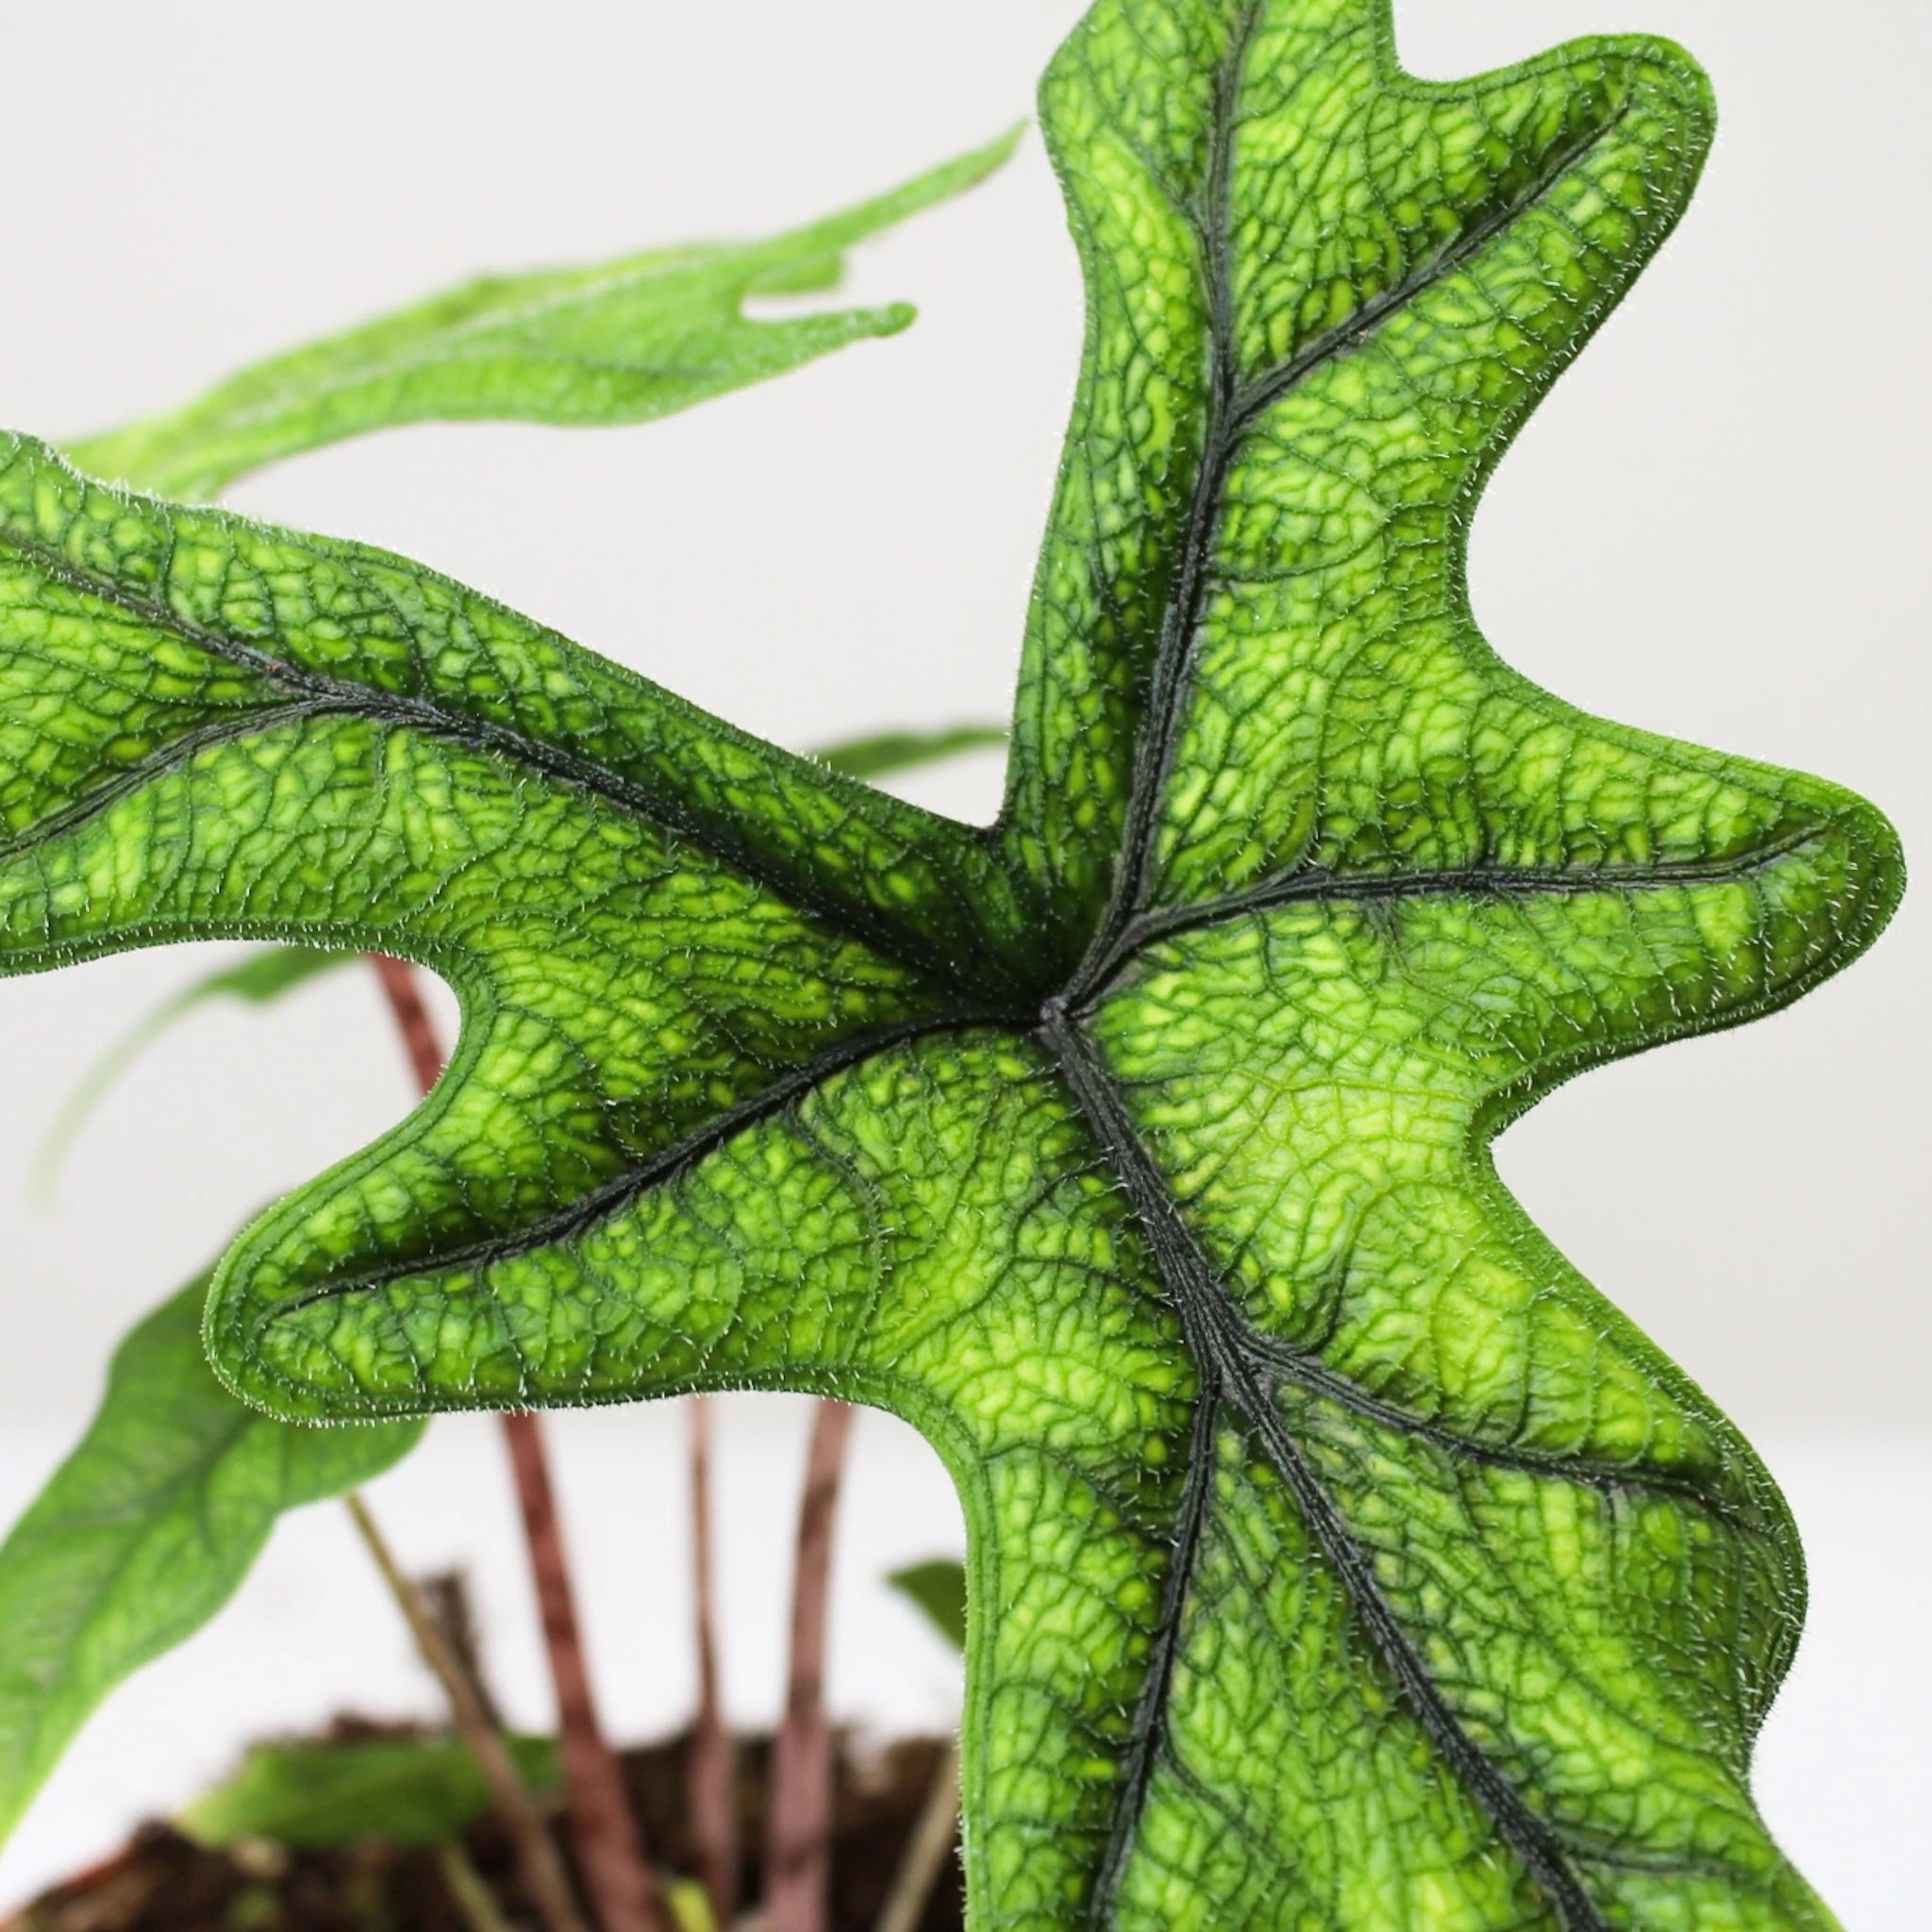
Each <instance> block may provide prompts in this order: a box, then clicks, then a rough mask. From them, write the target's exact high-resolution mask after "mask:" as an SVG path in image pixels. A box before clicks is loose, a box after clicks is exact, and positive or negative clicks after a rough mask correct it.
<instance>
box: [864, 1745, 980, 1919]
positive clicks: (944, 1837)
mask: <svg viewBox="0 0 1932 1932" xmlns="http://www.w3.org/2000/svg"><path fill="white" fill-rule="evenodd" d="M958 1825H959V1747H958V1744H957V1743H954V1744H948V1745H947V1746H946V1748H945V1750H944V1751H942V1752H941V1754H940V1761H939V1765H938V1768H937V1769H936V1770H935V1771H934V1772H933V1774H932V1783H931V1785H930V1786H929V1787H928V1788H927V1790H926V1794H925V1803H924V1805H923V1806H922V1807H920V1812H919V1822H918V1823H917V1824H915V1825H914V1826H913V1827H912V1836H911V1837H910V1838H909V1839H908V1840H907V1842H906V1851H905V1854H904V1856H903V1857H901V1858H900V1860H899V1869H898V1871H897V1872H895V1873H894V1874H892V1889H891V1891H890V1892H889V1893H887V1895H886V1904H885V1909H884V1910H883V1911H881V1912H880V1913H879V1917H878V1924H877V1925H876V1926H875V1927H874V1932H916V1928H917V1926H918V1924H919V1922H920V1920H922V1919H923V1918H924V1916H925V1902H926V1900H927V1899H929V1898H930V1897H931V1896H932V1889H933V1886H934V1885H935V1884H936V1883H937V1882H938V1879H939V1875H940V1868H941V1866H942V1865H943V1864H944V1863H945V1862H946V1854H947V1853H948V1852H949V1851H951V1850H952V1849H953V1839H954V1835H955V1833H956V1832H957V1831H958Z"/></svg>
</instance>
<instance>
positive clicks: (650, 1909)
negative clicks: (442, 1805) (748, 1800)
mask: <svg viewBox="0 0 1932 1932" xmlns="http://www.w3.org/2000/svg"><path fill="white" fill-rule="evenodd" d="M502 1421H503V1429H504V1436H505V1439H506V1441H508V1445H509V1458H510V1467H511V1469H512V1470H513V1471H514V1472H515V1475H516V1486H517V1500H518V1503H519V1504H520V1505H521V1507H522V1509H523V1516H524V1534H525V1538H526V1539H527V1540H528V1542H529V1546H530V1567H531V1569H532V1570H533V1571H534V1572H535V1573H536V1578H537V1602H538V1607H539V1608H540V1610H541V1613H542V1618H543V1641H544V1645H545V1648H546V1649H547V1650H548V1651H549V1653H550V1678H551V1682H552V1684H553V1685H554V1686H555V1688H556V1691H557V1723H558V1733H559V1735H560V1737H561V1740H562V1743H563V1777H564V1790H565V1791H566V1793H567V1795H568V1797H569V1801H570V1819H571V1836H572V1838H573V1840H575V1844H576V1850H577V1863H578V1865H579V1866H580V1867H581V1869H582V1871H583V1874H584V1886H585V1889H586V1890H588V1891H589V1892H590V1894H591V1900H592V1901H593V1902H594V1904H595V1905H596V1907H597V1917H598V1919H599V1920H600V1921H601V1922H602V1924H603V1926H604V1932H669V1922H668V1920H667V1919H666V1917H665V1915H664V1910H663V1907H661V1906H660V1905H659V1903H658V1892H657V1888H656V1887H655V1886H654V1885H653V1884H652V1882H651V1874H650V1870H649V1868H648V1867H647V1866H646V1865H645V1863H644V1850H643V1841H642V1834H641V1832H640V1831H639V1829H638V1823H637V1817H636V1814H635V1813H634V1812H633V1811H632V1810H631V1806H630V1798H629V1795H628V1794H627V1792H626V1791H625V1784H624V1770H623V1767H622V1766H621V1765H620V1764H619V1763H618V1761H617V1754H616V1753H615V1752H614V1751H612V1750H611V1748H610V1746H609V1744H608V1742H607V1741H606V1740H605V1737H604V1732H603V1729H602V1727H601V1726H600V1725H599V1724H598V1722H597V1707H596V1704H595V1701H594V1700H593V1699H592V1697H591V1676H590V1670H589V1667H588V1666H587V1664H586V1663H585V1660H584V1644H583V1637H582V1633H581V1632H580V1631H579V1629H578V1627H577V1616H576V1605H575V1602H574V1601H573V1598H572V1594H571V1585H570V1565H569V1562H568V1561H567V1559H566V1557H565V1556H564V1548H563V1526H562V1524H560V1523H559V1522H558V1515H557V1496H556V1492H555V1491H554V1490H553V1489H552V1488H551V1483H550V1465H549V1461H548V1458H547V1457H545V1456H544V1453H543V1438H542V1436H541V1433H540V1425H539V1424H538V1421H537V1418H536V1417H535V1416H534V1415H530V1414H527V1413H525V1414H522V1415H506V1416H505V1417H503V1419H502Z"/></svg>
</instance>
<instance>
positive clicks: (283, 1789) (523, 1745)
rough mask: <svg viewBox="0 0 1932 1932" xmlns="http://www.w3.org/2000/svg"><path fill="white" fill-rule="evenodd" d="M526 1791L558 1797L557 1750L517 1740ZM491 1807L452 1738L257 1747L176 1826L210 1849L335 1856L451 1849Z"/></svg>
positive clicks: (514, 1751)
mask: <svg viewBox="0 0 1932 1932" xmlns="http://www.w3.org/2000/svg"><path fill="white" fill-rule="evenodd" d="M508 1743H509V1748H510V1755H511V1757H513V1758H514V1759H515V1760H516V1766H517V1769H518V1771H519V1772H520V1773H521V1774H522V1775H523V1779H524V1782H525V1785H527V1786H528V1787H529V1788H530V1789H531V1790H534V1791H538V1792H543V1791H551V1790H556V1789H557V1786H558V1778H559V1773H558V1756H557V1746H556V1744H555V1743H554V1742H552V1740H550V1739H548V1738H511V1739H510V1740H508ZM489 1808H490V1790H489V1787H488V1786H487V1785H486V1784H485V1783H484V1781H483V1776H482V1774H481V1773H480V1772H478V1771H477V1769H476V1766H475V1762H474V1760H473V1759H472V1758H471V1757H470V1754H469V1753H468V1752H467V1751H466V1750H465V1749H464V1748H463V1746H462V1745H461V1744H460V1743H459V1742H458V1741H457V1740H455V1739H451V1738H413V1739H397V1738H384V1739H371V1740H361V1741H357V1742H353V1743H295V1744H258V1745H257V1746H256V1747H255V1748H254V1749H253V1750H251V1751H250V1752H249V1753H248V1755H247V1757H244V1758H243V1759H242V1766H241V1769H240V1770H238V1771H237V1772H236V1773H235V1774H234V1775H233V1776H232V1777H230V1778H228V1779H226V1780H225V1781H224V1782H223V1783H222V1784H220V1785H217V1786H216V1787H215V1789H214V1790H211V1791H208V1792H206V1793H204V1795H202V1796H201V1797H199V1798H197V1799H196V1800H195V1801H194V1803H193V1804H192V1805H191V1806H189V1807H188V1808H187V1810H185V1811H184V1812H182V1813H181V1815H180V1817H179V1818H178V1819H177V1820H176V1821H175V1823H176V1824H178V1825H179V1826H180V1828H181V1830H182V1831H184V1832H185V1833H186V1834H187V1835H188V1836H189V1837H190V1838H192V1839H193V1840H196V1841H197V1842H199V1843H201V1844H205V1845H216V1846H220V1845H232V1844H235V1843H238V1842H240V1841H241V1840H246V1839H265V1840H268V1841H269V1842H270V1843H271V1844H279V1845H286V1846H288V1847H289V1849H290V1850H291V1851H298V1852H321V1851H333V1850H335V1849H337V1848H338V1847H340V1846H342V1845H350V1844H358V1843H362V1842H365V1841H367V1840H379V1841H380V1842H382V1843H384V1844H391V1845H439V1844H447V1843H448V1842H449V1841H450V1840H453V1839H456V1838H458V1837H459V1836H460V1835H461V1833H462V1831H463V1830H464V1828H465V1827H466V1826H467V1825H469V1824H472V1823H473V1822H474V1821H475V1820H476V1819H478V1818H480V1817H481V1816H482V1815H483V1813H484V1812H486V1811H487V1810H488V1809H489Z"/></svg>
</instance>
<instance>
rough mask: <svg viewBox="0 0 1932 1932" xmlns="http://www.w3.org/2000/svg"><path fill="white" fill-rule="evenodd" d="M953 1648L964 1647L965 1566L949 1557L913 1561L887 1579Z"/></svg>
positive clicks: (962, 1648)
mask: <svg viewBox="0 0 1932 1932" xmlns="http://www.w3.org/2000/svg"><path fill="white" fill-rule="evenodd" d="M886 1581H887V1582H888V1583H890V1584H891V1586H892V1588H893V1589H894V1590H896V1591H898V1592H899V1594H900V1595H901V1596H903V1597H904V1598H905V1599H906V1600H907V1601H908V1603H910V1604H912V1605H913V1606H914V1607H916V1608H917V1609H918V1610H919V1611H920V1612H921V1613H922V1614H923V1615H924V1618H925V1620H926V1622H927V1623H928V1624H931V1625H932V1627H933V1628H934V1629H935V1630H937V1631H938V1632H939V1633H940V1635H941V1637H943V1638H944V1639H945V1640H946V1641H947V1642H948V1643H950V1644H951V1645H952V1646H953V1648H954V1649H955V1650H960V1651H963V1650H964V1649H965V1648H966V1566H965V1564H963V1563H960V1562H956V1561H954V1560H952V1559H950V1558H946V1557H940V1558H935V1559H934V1560H933V1561H932V1562H929V1563H914V1564H912V1565H910V1566H909V1567H908V1568H907V1569H904V1570H894V1571H893V1572H892V1574H891V1575H890V1576H888V1577H887V1578H886Z"/></svg>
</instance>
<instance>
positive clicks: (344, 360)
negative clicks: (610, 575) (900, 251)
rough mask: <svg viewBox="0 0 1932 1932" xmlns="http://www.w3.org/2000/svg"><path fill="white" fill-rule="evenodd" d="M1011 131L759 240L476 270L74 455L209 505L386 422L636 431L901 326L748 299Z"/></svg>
mask: <svg viewBox="0 0 1932 1932" xmlns="http://www.w3.org/2000/svg"><path fill="white" fill-rule="evenodd" d="M1017 138H1018V137H1017V132H1016V133H1014V134H1009V135H1007V136H1005V137H1004V138H1003V139H1001V140H999V141H997V142H993V143H992V144H991V146H989V147H985V148H982V149H980V150H978V151H977V152H976V153H974V154H970V155H964V156H962V157H961V158H959V159H958V160H956V161H949V162H948V163H946V165H945V166H943V167H941V168H935V169H934V170H932V172H931V173H930V174H926V175H921V176H920V177H919V178H918V179H917V180H915V181H909V182H908V183H907V184H906V186H905V187H903V188H898V189H895V190H893V191H892V192H891V193H890V194H883V195H880V196H878V197H877V198H876V199H875V200H873V201H868V202H864V203H861V204H860V205H859V206H858V207H857V208H848V209H846V210H845V211H844V212H843V213H841V214H836V215H829V216H827V217H826V218H825V219H824V221H820V222H814V223H812V224H810V225H808V226H807V227H803V228H793V229H791V230H789V231H788V232H787V233H785V234H782V235H774V236H772V237H769V238H768V239H766V240H764V241H760V242H697V243H693V244H691V245H690V246H687V247H683V248H667V249H658V250H656V251H654V252H652V253H650V254H648V255H636V256H631V257H629V258H626V259H625V260H622V261H614V262H608V263H606V264H603V265H601V266H599V267H595V268H574V269H556V270H548V271H542V272H539V273H535V274H530V275H492V276H490V277H487V278H486V279H484V280H481V281H476V282H472V283H469V284H467V285H466V286H464V287H462V288H459V289H453V290H451V291H449V292H448V293H446V294H442V295H438V296H436V297H434V298H433V299H431V300H430V301H427V302H425V303H423V304H421V305H419V306H418V307H416V308H407V309H404V310H402V311H401V312H400V313H399V314H395V315H390V316H385V317H383V318H382V319H381V320H380V321H377V322H372V323H368V324H365V325H363V326H362V327H360V328H356V329H351V330H350V331H349V332H348V333H347V334H345V335H340V336H331V337H329V338H327V339H326V340H325V341H319V342H312V343H310V344H309V345H308V347H306V348H302V349H297V350H295V351H293V352H292V353H291V354H289V355H285V356H278V357H276V358H275V359H274V360H272V361H268V362H264V363H261V364H260V365H258V367H256V368H253V369H248V370H244V371H243V372H242V374H241V375H237V376H234V377H232V378H230V379H229V380H228V381H226V382H225V383H223V384H222V385H221V386H220V387H219V388H217V389H215V390H213V391H210V392H209V393H208V395H206V396H204V397H202V398H201V399H200V400H199V401H197V402H195V403H192V404H191V405H190V406H189V407H188V408H185V409H179V410H175V411H173V412H171V413H169V414H167V415H164V416H158V417H155V418H153V419H151V420H150V421H147V422H144V423H137V424H134V425H130V426H128V427H126V428H125V429H117V430H113V431H110V432H109V433H108V434H106V435H103V436H97V437H93V438H91V439H89V440H88V441H84V442H81V443H79V444H76V445H75V446H74V447H75V457H76V458H77V460H79V461H80V462H81V464H82V465H83V466H84V467H86V468H87V469H90V470H92V471H93V472H95V473H96V474H97V475H103V476H119V477H125V478H127V479H128V480H130V481H133V482H138V483H140V484H142V486H143V487H144V488H148V489H153V490H158V491H161V492H163V493H164V494H166V495H170V496H182V497H190V498H206V497H213V496H217V495H219V494H220V493H221V491H222V490H223V488H224V487H225V485H227V484H228V483H230V482H232V481H233V480H234V479H235V478H236V477H237V476H240V475H243V474H244V473H245V472H247V471H249V470H254V469H258V468H259V467H260V466H261V465H262V464H264V463H268V462H273V461H275V459H276V458H281V457H289V456H293V455H295V454H297V453H298V452H299V451H302V450H307V449H316V448H319V447H320V446H321V445H323V444H324V443H329V442H338V441H341V440H342V439H343V438H345V437H351V436H359V435H362V434H363V433H365V432H366V431H368V430H371V429H381V428H387V427H389V426H391V425H395V424H402V423H423V422H428V421H431V420H445V421H447V420H452V419H461V418H466V417H468V418H484V419H491V420H503V419H521V420H524V421H527V422H536V423H558V424H567V425H598V424H610V423H641V422H644V421H645V420H647V419H648V418H650V417H654V416H668V415H671V414H673V413H674V412H675V411H676V410H678V409H688V408H691V405H692V404H693V403H701V402H704V401H705V400H707V399H708V397H711V396H716V395H723V394H724V393H725V392H726V391H730V390H734V389H742V388H743V387H745V385H746V384H748V383H754V382H762V381H764V380H765V378H766V377H768V376H773V375H783V374H784V373H785V372H786V371H787V370H789V369H796V368H797V367H798V366H799V365H800V364H801V363H804V362H809V361H812V360H814V359H815V358H818V357H820V356H824V355H827V354H829V353H830V352H831V351H832V350H834V349H840V348H843V347H844V346H845V345H846V344H847V343H848V342H855V341H862V340H863V339H864V338H866V337H868V336H887V335H894V334H896V333H897V332H898V331H899V330H900V329H903V328H904V327H905V326H906V325H907V324H908V323H909V322H910V321H911V320H912V309H911V308H909V307H908V305H907V304H905V303H903V302H901V303H894V304H892V305H891V306H890V307H887V308H847V309H836V310H827V311H824V312H821V313H814V314H809V315H793V316H786V317H782V318H775V319H771V320H758V319H754V318H752V317H750V316H747V315H746V314H745V313H744V303H745V302H746V300H747V299H748V298H750V297H754V296H759V295H795V294H808V293H812V292H815V291H821V290H826V289H832V288H836V287H837V286H838V283H839V280H840V276H841V274H842V272H843V267H844V262H843V257H844V254H845V251H846V250H847V249H849V248H851V247H852V246H853V245H854V244H855V243H857V242H863V241H864V240H866V239H867V237H869V236H872V235H875V234H877V233H878V232H879V231H880V230H881V229H883V228H889V227H891V226H892V225H894V224H895V223H898V222H902V221H904V220H905V219H906V218H907V217H908V215H913V214H917V213H918V212H919V211H920V210H921V209H922V208H930V207H931V206H932V205H933V204H934V203H935V202H938V201H943V200H944V199H945V198H946V197H947V196H949V195H953V194H958V192H961V191H962V190H964V189H967V188H970V187H972V186H973V185H974V183H975V182H977V181H980V180H983V179H984V178H985V177H986V176H987V175H990V174H991V172H992V171H993V169H995V168H997V167H998V166H999V165H1000V163H1001V162H1002V161H1004V160H1005V159H1006V158H1007V157H1008V155H1009V154H1011V153H1012V150H1013V143H1014V142H1015V140H1016V139H1017Z"/></svg>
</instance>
